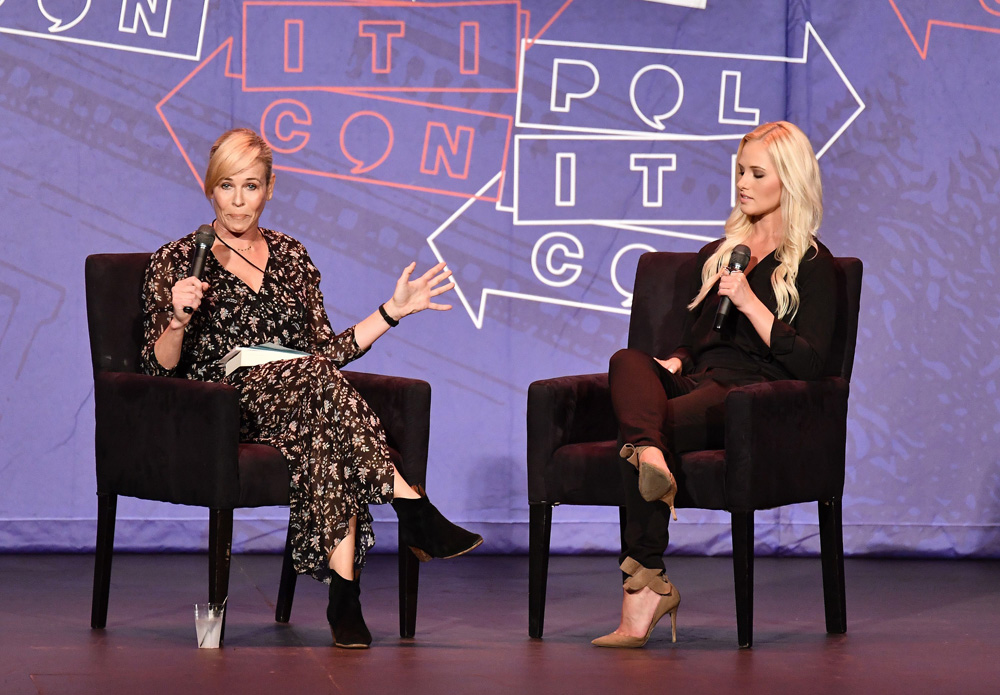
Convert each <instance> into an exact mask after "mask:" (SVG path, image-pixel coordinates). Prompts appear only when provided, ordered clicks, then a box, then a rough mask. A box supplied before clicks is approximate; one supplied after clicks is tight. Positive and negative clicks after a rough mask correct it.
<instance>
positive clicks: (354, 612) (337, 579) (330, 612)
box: [326, 572, 372, 649]
mask: <svg viewBox="0 0 1000 695" xmlns="http://www.w3.org/2000/svg"><path fill="white" fill-rule="evenodd" d="M331 574H332V577H331V579H330V603H329V605H327V607H326V619H327V620H328V621H329V622H330V632H332V633H333V644H334V645H335V646H337V647H342V648H344V649H367V648H368V647H369V646H371V643H372V633H370V632H369V631H368V626H367V625H365V618H364V616H363V615H361V580H360V579H354V581H349V580H347V579H344V578H343V577H341V576H340V575H339V574H337V573H336V572H332V573H331Z"/></svg>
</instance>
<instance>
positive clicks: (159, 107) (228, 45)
mask: <svg viewBox="0 0 1000 695" xmlns="http://www.w3.org/2000/svg"><path fill="white" fill-rule="evenodd" d="M224 49H225V50H226V51H227V53H226V68H225V76H226V77H228V78H231V79H235V80H242V79H243V75H242V73H237V72H235V71H233V69H232V60H233V37H232V36H230V37H229V38H228V39H226V40H225V41H223V42H222V44H221V45H220V46H219V47H218V48H216V49H215V50H214V51H212V53H211V55H209V56H208V57H207V58H206V59H205V60H203V61H202V62H201V63H200V64H199V65H198V67H196V68H195V69H194V70H192V71H191V73H190V74H189V75H188V76H187V77H185V78H184V79H183V80H181V81H180V83H179V84H178V85H177V86H176V87H174V88H173V89H171V90H170V91H169V92H168V93H167V95H166V96H164V97H163V98H162V99H160V101H159V102H158V103H157V104H156V112H157V113H158V114H159V116H160V120H161V121H163V125H164V126H166V128H167V132H169V133H170V137H171V139H172V140H173V141H174V145H176V146H177V149H178V150H180V153H181V156H182V157H184V161H185V162H187V165H188V169H190V170H191V173H192V174H194V177H195V180H196V181H198V186H199V187H200V188H201V187H204V185H205V184H204V181H203V180H202V178H201V174H199V173H198V170H197V169H196V168H195V166H194V163H193V162H192V161H191V158H190V157H189V156H188V153H187V151H186V150H185V149H184V147H183V145H181V141H180V138H178V137H177V133H176V132H175V131H174V129H173V127H172V126H171V125H170V121H169V120H168V119H167V117H166V114H165V113H164V112H163V106H164V105H165V104H166V103H167V102H168V101H170V99H171V98H172V97H173V96H174V95H175V94H177V92H179V91H180V90H181V89H182V88H183V87H184V85H186V84H187V83H188V82H190V81H191V79H192V78H194V76H195V75H197V74H198V73H199V72H201V70H202V69H203V68H204V67H205V66H206V65H208V64H209V63H211V62H212V61H213V60H214V59H215V58H216V56H218V55H219V53H220V52H222V50H224ZM245 91H247V92H250V91H251V90H245ZM282 93H283V92H282V91H281V90H276V91H275V92H274V94H276V95H278V94H282ZM334 93H342V94H347V95H350V96H355V97H360V98H363V99H368V100H371V101H389V102H396V103H400V104H411V105H413V106H421V107H432V108H433V109H435V110H438V111H452V112H458V113H466V114H472V115H476V116H489V117H491V118H495V119H497V120H498V121H505V122H506V123H507V134H506V138H505V140H504V151H503V156H502V158H501V159H500V161H501V162H502V163H503V164H501V171H503V167H504V166H505V165H506V162H507V157H508V152H509V150H510V145H511V141H512V140H513V128H514V117H513V116H511V115H508V114H502V113H492V112H488V111H479V110H477V109H466V108H461V107H457V106H442V105H440V104H429V103H427V102H422V101H414V100H412V99H401V98H399V97H392V96H387V95H379V94H372V93H368V92H354V91H351V90H337V91H336V92H334ZM274 168H275V170H279V171H292V172H296V173H299V174H307V175H310V176H322V177H324V178H335V179H345V180H348V181H360V182H362V183H370V184H374V185H377V186H388V187H390V188H403V189H407V190H413V191H422V192H425V193H436V194H438V195H446V196H454V197H457V198H470V197H473V198H475V199H477V200H484V201H488V202H496V201H498V200H499V199H500V190H498V191H497V193H496V195H495V196H485V197H479V196H478V194H475V195H473V194H469V193H463V192H459V191H448V190H444V189H439V188H432V187H429V186H417V185H414V184H404V183H399V182H393V181H381V180H378V179H371V178H367V177H364V176H346V175H343V174H335V173H333V172H323V171H316V170H312V169H302V168H299V167H292V166H287V165H280V164H275V165H274Z"/></svg>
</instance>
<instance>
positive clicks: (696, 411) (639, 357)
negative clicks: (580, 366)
mask: <svg viewBox="0 0 1000 695" xmlns="http://www.w3.org/2000/svg"><path fill="white" fill-rule="evenodd" d="M608 379H609V381H610V385H611V402H612V405H613V407H614V411H615V416H616V417H617V418H618V428H619V432H620V434H621V438H622V442H623V443H627V444H634V445H635V446H655V447H657V448H658V449H660V450H661V451H663V453H664V457H665V458H666V460H667V466H668V467H669V468H670V469H671V471H674V470H675V469H674V465H675V464H674V462H675V461H676V459H677V457H678V456H679V455H680V454H682V453H684V452H686V451H698V450H701V449H721V448H723V447H724V446H725V442H724V437H725V420H724V416H725V410H724V409H725V399H726V394H727V393H729V391H730V390H732V389H733V388H735V387H737V386H744V385H746V384H752V383H756V382H760V381H765V378H764V377H762V376H760V375H759V374H753V373H748V372H741V371H734V370H729V369H725V370H721V369H713V370H709V371H703V372H696V373H694V374H691V375H689V376H681V375H679V374H671V373H670V372H668V371H667V370H666V369H664V368H663V367H661V366H660V364H659V363H658V362H656V360H654V359H653V358H652V357H651V356H650V355H648V354H646V353H644V352H641V351H639V350H630V349H626V350H619V351H618V352H616V353H615V354H614V355H613V356H612V357H611V363H610V365H609V368H608ZM621 472H622V480H623V482H624V485H625V512H626V514H625V551H624V552H623V553H622V555H621V558H620V559H619V562H624V561H625V558H627V557H631V558H632V559H634V560H635V561H636V562H638V563H639V564H641V565H642V566H643V567H648V568H651V569H663V551H665V550H666V549H667V543H668V541H669V533H668V524H669V519H670V511H669V508H668V507H667V505H666V504H664V503H662V502H647V501H646V500H644V499H643V498H642V496H641V495H640V494H639V472H638V471H637V470H636V468H635V467H634V466H633V465H632V464H630V463H629V462H628V461H625V460H624V459H623V460H622V461H621Z"/></svg>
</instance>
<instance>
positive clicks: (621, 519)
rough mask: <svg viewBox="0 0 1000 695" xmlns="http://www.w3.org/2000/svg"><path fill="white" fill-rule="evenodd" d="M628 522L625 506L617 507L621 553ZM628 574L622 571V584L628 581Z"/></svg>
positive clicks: (624, 548)
mask: <svg viewBox="0 0 1000 695" xmlns="http://www.w3.org/2000/svg"><path fill="white" fill-rule="evenodd" d="M627 524H628V510H627V509H626V508H625V507H618V536H619V539H620V540H621V544H622V555H624V554H625V550H626V545H625V527H626V525H627ZM628 577H629V576H628V575H627V574H625V573H624V572H622V584H624V583H625V582H627V581H628Z"/></svg>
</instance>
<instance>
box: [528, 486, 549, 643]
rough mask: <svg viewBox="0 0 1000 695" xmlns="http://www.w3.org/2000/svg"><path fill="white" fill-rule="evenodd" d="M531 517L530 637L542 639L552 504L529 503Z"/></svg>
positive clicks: (529, 568) (529, 526)
mask: <svg viewBox="0 0 1000 695" xmlns="http://www.w3.org/2000/svg"><path fill="white" fill-rule="evenodd" d="M528 509H529V512H528V514H529V516H528V636H529V637H536V638H540V637H541V636H542V630H543V628H544V624H545V587H546V584H547V583H548V578H549V539H550V538H551V535H552V505H551V504H548V503H546V502H541V503H538V504H534V503H532V504H529V505H528Z"/></svg>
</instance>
